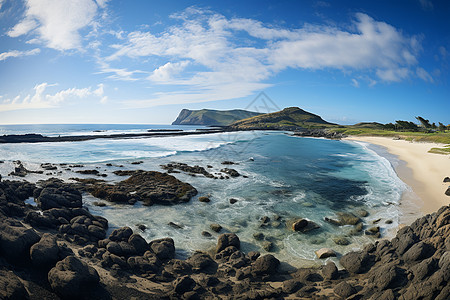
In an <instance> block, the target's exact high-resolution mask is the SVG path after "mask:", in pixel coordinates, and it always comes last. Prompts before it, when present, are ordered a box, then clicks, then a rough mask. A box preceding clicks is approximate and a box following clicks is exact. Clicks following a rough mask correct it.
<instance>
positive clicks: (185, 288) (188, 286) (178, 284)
mask: <svg viewBox="0 0 450 300" xmlns="http://www.w3.org/2000/svg"><path fill="white" fill-rule="evenodd" d="M172 285H173V288H174V290H175V292H176V293H177V294H184V293H186V292H189V291H192V290H193V289H194V287H195V285H196V284H195V281H194V279H192V278H191V277H189V276H183V277H180V278H177V279H175V281H174V282H173V283H172Z"/></svg>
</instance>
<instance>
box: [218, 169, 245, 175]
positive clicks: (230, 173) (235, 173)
mask: <svg viewBox="0 0 450 300" xmlns="http://www.w3.org/2000/svg"><path fill="white" fill-rule="evenodd" d="M220 172H223V173H225V174H228V175H230V176H231V177H239V176H240V175H241V174H239V172H238V171H236V170H235V169H230V168H224V169H222V170H220Z"/></svg>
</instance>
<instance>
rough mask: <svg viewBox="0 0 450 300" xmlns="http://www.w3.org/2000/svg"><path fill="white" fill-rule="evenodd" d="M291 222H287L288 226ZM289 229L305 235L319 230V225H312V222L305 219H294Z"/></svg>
mask: <svg viewBox="0 0 450 300" xmlns="http://www.w3.org/2000/svg"><path fill="white" fill-rule="evenodd" d="M290 223H291V222H288V224H287V225H288V226H289V224H290ZM291 228H292V230H293V231H296V232H301V233H307V232H309V231H312V230H314V229H318V228H320V226H319V225H317V224H316V223H314V222H313V221H309V220H307V219H296V220H293V222H292V225H291Z"/></svg>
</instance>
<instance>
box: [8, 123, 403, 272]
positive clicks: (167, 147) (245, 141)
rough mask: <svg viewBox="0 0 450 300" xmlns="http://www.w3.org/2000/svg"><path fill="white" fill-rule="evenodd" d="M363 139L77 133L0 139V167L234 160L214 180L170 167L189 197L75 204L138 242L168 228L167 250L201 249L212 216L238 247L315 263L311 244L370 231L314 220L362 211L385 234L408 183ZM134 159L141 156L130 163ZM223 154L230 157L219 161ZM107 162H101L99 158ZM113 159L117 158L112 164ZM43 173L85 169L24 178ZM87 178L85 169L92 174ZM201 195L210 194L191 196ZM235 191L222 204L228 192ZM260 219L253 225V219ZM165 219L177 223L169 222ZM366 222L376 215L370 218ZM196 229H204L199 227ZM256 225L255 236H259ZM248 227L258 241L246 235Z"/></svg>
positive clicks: (15, 129)
mask: <svg viewBox="0 0 450 300" xmlns="http://www.w3.org/2000/svg"><path fill="white" fill-rule="evenodd" d="M196 128H199V126H188V127H187V126H171V125H166V126H164V125H14V126H13V125H10V126H6V125H4V126H0V134H24V133H41V134H43V135H49V136H58V135H61V136H63V135H82V134H95V133H100V134H113V133H114V134H115V133H139V132H146V131H147V130H149V129H183V130H195V129H196ZM374 150H376V149H374V148H372V146H370V145H369V144H365V143H360V142H353V141H336V140H326V139H317V138H300V137H293V136H291V135H289V134H288V133H287V132H275V131H256V132H253V131H249V132H232V133H216V134H207V135H191V136H178V137H153V138H130V139H96V140H90V141H83V142H62V143H36V144H0V160H2V161H4V163H1V164H0V174H1V175H2V177H3V179H16V180H22V179H21V178H15V177H12V176H8V174H9V173H10V172H11V171H12V170H13V168H14V161H16V160H20V161H22V162H23V164H24V166H25V167H26V168H27V169H30V170H37V169H39V168H40V164H41V163H53V164H82V165H83V166H84V167H82V168H81V169H97V170H99V171H100V172H101V173H104V174H107V177H105V178H101V179H105V180H107V181H109V182H112V183H113V182H117V181H120V180H124V179H125V178H124V177H119V176H116V175H114V174H113V173H112V172H113V171H116V170H133V169H142V170H155V171H161V172H163V169H162V168H161V165H162V164H167V163H170V162H181V163H186V164H188V165H199V166H202V167H205V168H206V167H207V165H210V166H212V168H210V169H208V170H209V171H212V172H220V170H221V169H222V168H224V167H228V168H233V169H236V170H237V171H238V172H239V173H240V174H241V175H245V177H244V176H239V177H237V178H230V179H223V180H220V179H218V180H214V179H211V178H206V177H203V176H201V175H199V176H195V177H193V176H190V175H187V174H183V173H177V174H173V175H174V176H175V177H177V178H178V179H180V180H182V181H185V182H188V183H190V184H191V185H193V186H194V187H195V188H196V189H197V190H198V191H199V194H198V196H196V197H195V198H193V199H191V201H190V202H188V203H185V204H178V205H175V206H170V207H169V206H157V205H155V206H151V207H146V206H143V205H142V204H140V203H136V204H135V205H133V206H132V205H129V204H113V203H108V205H107V206H106V207H98V206H95V205H94V204H93V202H95V201H98V199H95V198H94V197H93V196H91V195H89V194H85V195H84V196H83V199H84V204H85V206H86V207H87V208H88V209H89V210H90V211H91V212H92V213H93V214H98V215H101V216H104V217H106V218H107V219H108V220H109V224H110V231H111V230H113V229H115V228H117V227H122V226H130V227H131V228H133V230H135V231H138V232H139V229H138V228H137V226H138V225H140V224H143V225H145V226H146V227H147V230H145V231H144V232H140V233H141V234H142V236H143V237H144V238H146V239H147V241H150V240H153V239H156V238H162V237H172V238H173V239H174V240H175V246H176V249H177V256H178V257H180V258H183V257H187V256H188V255H189V254H190V253H192V252H193V251H195V250H205V251H207V250H210V249H212V248H213V247H214V246H215V244H216V239H217V236H218V234H216V233H214V232H213V231H211V229H210V227H209V226H210V224H212V223H218V224H220V225H221V226H222V227H223V228H224V229H223V232H234V233H236V234H237V235H238V236H239V238H240V240H241V245H242V249H243V250H244V251H252V250H258V251H261V252H263V253H265V252H266V250H264V246H265V245H266V246H267V242H271V243H272V246H273V247H272V249H271V250H270V251H271V253H273V254H274V255H275V256H276V257H277V258H279V259H280V260H283V261H286V262H288V263H290V264H292V265H294V266H300V265H302V266H303V265H314V264H318V263H322V262H320V261H319V260H318V259H317V258H316V257H315V254H314V251H315V250H318V249H320V248H323V247H329V248H332V249H334V250H335V251H337V252H338V253H341V254H343V253H346V252H348V251H351V250H355V249H359V248H361V247H362V245H364V244H365V243H367V242H371V241H373V240H374V237H372V236H369V235H365V234H364V233H359V234H354V233H352V229H353V226H351V225H347V226H335V225H332V224H330V223H328V222H326V221H325V220H324V218H325V217H330V218H336V214H337V213H338V212H356V211H359V210H361V209H363V210H366V211H367V212H368V215H367V216H366V217H362V220H363V222H364V224H365V227H366V228H370V227H372V226H379V227H380V232H381V235H382V236H383V237H389V236H392V235H393V234H395V231H396V228H397V226H398V225H399V218H400V217H401V215H402V212H401V210H400V209H399V203H400V200H401V197H402V194H403V193H405V192H406V191H408V190H409V187H408V186H407V185H405V184H404V183H403V182H402V181H401V180H400V179H399V178H398V176H397V175H396V173H395V171H394V168H393V164H394V165H395V163H396V162H395V158H394V157H390V158H389V157H388V158H389V160H388V159H387V158H386V156H380V155H379V154H377V152H379V151H374ZM136 161H142V163H141V164H138V165H136V164H132V163H133V162H136ZM223 161H232V162H234V163H235V164H234V165H231V166H228V165H227V166H224V165H223V164H221V163H222V162H223ZM107 164H108V165H109V164H110V165H109V166H108V165H107ZM120 165H121V166H122V167H120ZM49 177H58V178H62V179H64V180H69V178H73V177H79V178H89V177H93V176H92V175H91V176H89V175H81V174H78V173H75V172H74V170H67V167H66V166H64V165H63V166H59V167H58V170H56V171H51V174H48V175H46V174H42V175H41V174H29V175H27V176H26V177H25V180H28V181H31V182H36V181H38V180H41V179H46V178H49ZM94 177H95V176H94ZM200 196H208V197H209V198H210V199H211V202H210V203H203V202H199V201H198V197H200ZM231 198H234V199H236V200H237V202H236V203H234V204H231V203H230V201H229V200H230V199H231ZM262 217H268V218H269V219H270V221H268V222H267V224H266V225H264V224H263V225H262V222H261V218H262ZM297 218H307V219H308V220H310V221H313V222H315V223H316V224H317V225H319V226H320V228H319V229H316V230H313V231H311V232H309V233H305V234H302V233H297V232H293V231H292V230H291V229H290V228H289V225H288V224H290V221H291V220H294V219H297ZM169 222H173V223H176V224H178V225H180V226H181V227H182V228H174V227H172V226H170V225H168V224H169ZM375 223H376V224H375ZM203 231H208V232H210V233H211V234H212V236H211V237H205V236H203V235H202V232H203ZM261 234H262V235H261ZM255 235H257V236H258V237H259V238H260V239H261V238H262V240H256V239H255V237H254V236H255ZM337 238H340V239H342V238H345V239H346V240H347V241H348V242H349V244H348V245H338V244H336V243H335V240H336V239H337Z"/></svg>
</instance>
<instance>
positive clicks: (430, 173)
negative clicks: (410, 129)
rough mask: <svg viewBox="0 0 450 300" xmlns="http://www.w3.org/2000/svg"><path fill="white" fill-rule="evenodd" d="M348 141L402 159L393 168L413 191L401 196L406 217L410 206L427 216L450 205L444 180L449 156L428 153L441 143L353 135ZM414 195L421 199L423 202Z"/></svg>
mask: <svg viewBox="0 0 450 300" xmlns="http://www.w3.org/2000/svg"><path fill="white" fill-rule="evenodd" d="M346 140H350V141H360V142H366V143H370V144H374V145H377V146H381V147H383V148H385V149H386V150H387V152H388V153H390V154H392V155H395V156H396V157H397V158H398V159H399V160H400V163H399V164H398V165H397V166H394V169H395V171H396V173H397V175H398V177H399V178H400V179H401V180H402V181H403V182H404V183H406V184H407V185H408V186H409V187H411V189H412V191H407V192H406V193H403V195H402V199H401V203H400V208H401V209H402V212H403V213H404V214H405V215H407V214H410V213H411V206H413V207H417V206H418V209H419V210H420V211H421V212H422V213H423V214H428V213H432V212H433V211H436V210H437V209H439V208H440V207H441V206H444V205H448V204H449V202H450V197H449V196H446V195H445V190H446V189H447V185H448V184H446V183H444V182H443V179H444V178H445V177H446V176H449V175H450V174H449V173H450V157H449V156H446V155H442V154H434V153H428V150H429V149H431V148H433V147H436V146H437V145H438V146H440V144H435V143H422V142H420V143H418V142H408V141H405V140H393V139H392V138H387V137H369V136H364V137H361V136H350V137H348V138H346ZM414 194H415V195H416V196H417V197H419V198H420V200H421V201H420V202H419V201H417V199H415V198H416V197H415V195H414ZM402 204H403V205H402ZM416 217H417V216H416Z"/></svg>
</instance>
